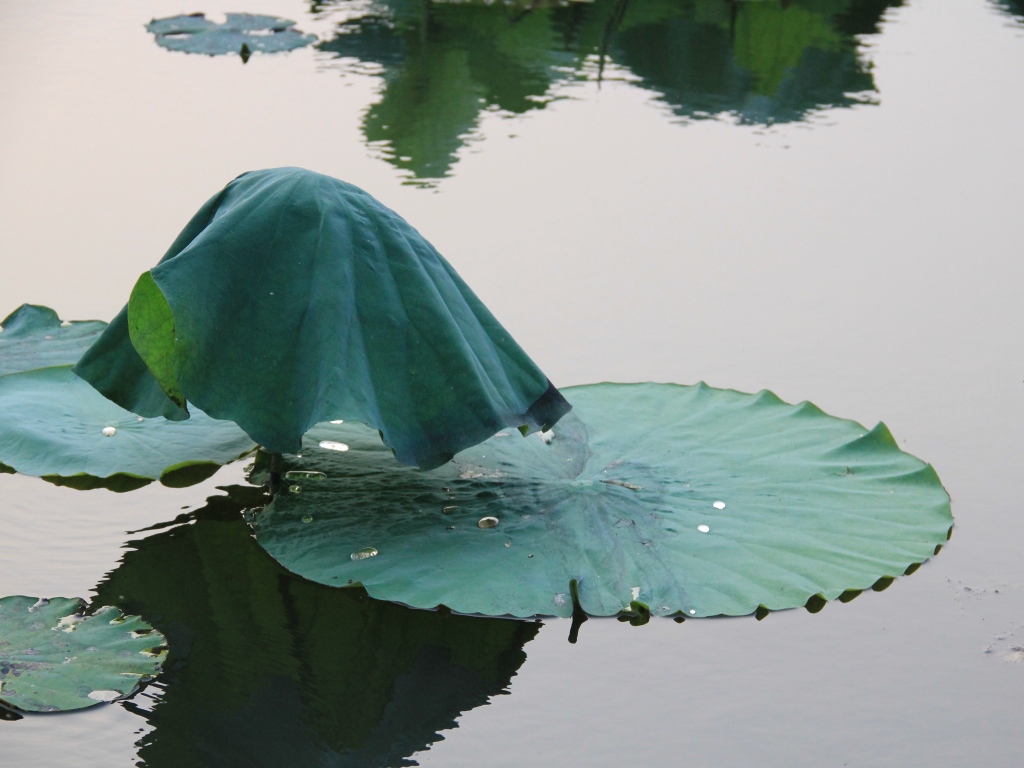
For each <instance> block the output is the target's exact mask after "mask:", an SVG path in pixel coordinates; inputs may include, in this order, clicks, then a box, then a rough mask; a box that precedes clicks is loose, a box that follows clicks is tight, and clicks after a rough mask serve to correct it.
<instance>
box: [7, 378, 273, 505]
mask: <svg viewBox="0 0 1024 768" xmlns="http://www.w3.org/2000/svg"><path fill="white" fill-rule="evenodd" d="M255 447H256V446H255V444H254V443H253V441H252V440H251V439H250V438H249V437H248V435H246V434H245V433H244V432H242V430H240V429H239V428H238V427H237V426H236V425H235V424H232V423H231V422H230V421H218V420H216V419H211V418H210V417H209V416H207V415H205V414H203V413H201V412H199V411H194V412H193V415H192V418H191V419H190V420H188V421H181V422H174V421H167V420H166V419H163V418H159V417H157V418H153V419H142V418H140V417H138V416H136V415H135V414H134V413H129V412H128V411H126V410H124V409H123V408H121V407H119V406H118V405H116V404H114V403H112V402H111V401H110V400H108V399H106V398H105V397H103V395H101V394H100V393H98V392H97V391H96V390H95V389H93V388H92V387H90V386H89V385H88V384H87V383H85V382H84V381H82V380H81V379H80V378H78V377H77V376H75V375H74V374H73V373H72V372H71V368H70V366H62V367H55V368H42V369H38V370H33V371H25V372H23V373H14V374H9V375H7V376H0V465H7V466H9V467H11V468H13V469H14V470H16V471H17V472H21V473H23V474H26V475H35V476H43V477H45V478H46V479H49V480H51V481H54V482H56V483H57V484H58V485H70V486H72V487H78V488H82V489H87V488H92V487H106V488H110V489H111V490H118V491H123V490H131V489H132V488H137V487H139V486H140V485H145V484H146V483H147V482H149V481H151V480H154V479H157V478H159V479H161V480H162V481H163V482H165V484H167V485H172V486H175V487H177V486H181V485H186V484H190V482H198V481H199V480H202V479H205V478H206V477H209V475H210V474H212V472H213V471H215V470H216V469H217V467H219V466H221V465H222V464H226V463H228V462H230V461H234V460H235V459H237V458H239V457H240V456H242V455H244V454H246V453H248V452H249V451H251V450H253V449H254V448H255Z"/></svg>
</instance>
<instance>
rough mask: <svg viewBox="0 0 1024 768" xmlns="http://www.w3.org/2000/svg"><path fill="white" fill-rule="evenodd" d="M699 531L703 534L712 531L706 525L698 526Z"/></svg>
mask: <svg viewBox="0 0 1024 768" xmlns="http://www.w3.org/2000/svg"><path fill="white" fill-rule="evenodd" d="M697 530H698V531H700V532H701V533H707V532H708V531H710V530H711V529H710V528H708V527H707V526H706V525H698V526H697Z"/></svg>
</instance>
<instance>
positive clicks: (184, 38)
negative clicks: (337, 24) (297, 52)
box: [146, 13, 316, 56]
mask: <svg viewBox="0 0 1024 768" xmlns="http://www.w3.org/2000/svg"><path fill="white" fill-rule="evenodd" d="M226 16H227V18H226V20H225V21H224V22H223V23H220V24H218V23H216V22H213V21H210V20H209V19H207V18H206V17H204V16H203V15H202V14H201V13H199V14H190V15H184V16H170V17H168V18H165V19H153V20H152V21H151V22H149V24H147V25H146V30H147V31H149V32H152V33H153V35H154V36H155V37H156V42H157V44H158V45H160V46H162V47H164V48H167V49H169V50H172V51H183V52H185V53H204V54H206V55H208V56H217V55H221V54H228V53H239V52H241V50H242V46H243V45H245V46H246V47H247V49H248V51H249V52H255V51H260V52H261V53H277V52H280V51H291V50H294V49H296V48H303V47H305V46H307V45H309V44H310V43H312V42H315V41H316V35H305V34H303V33H302V32H300V31H298V30H297V29H294V26H295V22H294V21H290V20H288V19H282V18H279V17H277V16H263V15H260V14H255V13H228V14H226Z"/></svg>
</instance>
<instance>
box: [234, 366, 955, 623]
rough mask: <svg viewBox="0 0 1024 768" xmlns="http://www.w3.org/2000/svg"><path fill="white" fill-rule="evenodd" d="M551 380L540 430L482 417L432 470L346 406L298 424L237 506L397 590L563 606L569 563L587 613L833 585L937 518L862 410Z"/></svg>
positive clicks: (868, 570) (896, 561)
mask: <svg viewBox="0 0 1024 768" xmlns="http://www.w3.org/2000/svg"><path fill="white" fill-rule="evenodd" d="M565 395H566V397H568V398H569V400H570V402H572V403H573V406H574V409H575V410H574V412H573V414H570V415H569V416H566V417H565V418H564V419H562V421H561V422H560V423H559V424H558V425H557V426H556V427H555V428H554V430H553V432H552V433H548V434H545V435H542V437H543V438H544V439H538V438H537V437H529V438H523V437H521V436H520V435H519V433H518V432H515V431H514V430H510V431H507V432H503V433H499V434H498V435H496V436H495V437H493V438H491V439H490V440H488V441H486V442H484V443H482V444H480V445H478V446H476V447H474V448H472V449H470V450H467V451H464V452H462V453H460V454H459V455H458V456H457V457H456V458H455V460H454V461H453V462H451V463H450V464H447V465H445V466H444V467H441V468H440V469H438V470H436V471H433V472H421V471H416V470H413V469H408V468H403V467H400V466H397V465H395V464H394V463H389V462H388V460H387V459H388V456H387V451H386V449H384V448H383V446H381V445H380V441H379V440H377V439H375V436H374V434H373V433H372V432H371V431H370V430H367V429H365V428H362V427H360V426H359V425H353V424H348V423H345V424H341V425H321V426H318V427H317V428H316V429H314V430H311V431H310V433H309V434H308V435H307V436H306V443H305V445H304V448H303V453H302V458H301V459H297V458H293V459H290V474H288V475H286V476H285V485H284V487H283V488H282V491H281V492H280V493H279V494H278V495H277V496H276V497H275V499H274V500H273V502H272V503H271V504H270V505H269V506H267V507H266V508H264V509H262V510H257V511H254V512H253V513H251V514H250V518H251V524H252V527H253V530H254V532H255V534H256V537H257V540H258V541H259V543H260V544H261V545H262V546H263V547H264V548H266V549H267V551H268V552H270V554H271V555H272V556H273V557H274V558H276V559H277V560H278V561H279V562H280V563H281V564H282V565H283V566H284V567H286V568H288V569H289V570H290V571H293V572H295V573H297V574H299V575H301V576H304V577H306V578H308V579H311V580H313V581H317V582H320V583H323V584H331V585H336V586H348V585H356V584H362V585H363V586H365V588H366V590H367V591H368V592H369V594H370V595H372V596H374V597H377V598H381V599H386V600H394V601H397V602H401V603H405V604H407V605H411V606H414V607H432V606H436V605H438V604H444V605H446V606H448V607H449V608H451V609H453V610H456V611H459V612H464V613H475V614H485V615H502V614H510V615H513V616H531V615H552V614H553V615H558V616H568V615H570V614H571V613H572V611H573V599H572V594H571V591H570V581H571V580H575V581H576V583H577V585H578V597H579V602H580V604H581V606H582V609H583V610H585V611H586V612H587V613H589V614H592V615H602V616H603V615H613V614H616V613H619V612H621V611H625V610H631V611H632V612H634V613H636V612H640V613H643V612H644V611H646V610H648V609H649V611H650V613H651V614H654V615H681V616H685V617H690V616H713V615H720V614H725V615H744V614H750V613H753V612H755V611H758V612H759V615H763V612H764V611H766V610H776V609H783V608H793V607H798V606H804V605H810V606H811V607H813V608H816V609H817V608H820V606H821V605H823V604H824V601H825V600H832V599H834V598H837V597H840V596H843V599H844V600H845V599H849V598H850V597H852V596H854V595H855V594H856V593H857V591H858V590H864V589H868V588H871V587H872V586H874V585H876V584H879V585H883V586H887V585H888V583H889V581H890V580H891V577H895V576H899V575H902V574H903V573H904V572H906V571H907V570H908V568H910V567H912V566H913V565H914V564H917V563H921V562H923V561H924V560H926V559H927V558H928V557H930V556H931V555H932V554H934V553H936V552H937V551H938V547H939V546H940V545H941V544H942V543H944V542H945V541H946V539H947V536H948V534H949V531H950V529H951V525H952V515H951V512H950V505H949V497H948V496H947V494H946V492H945V490H944V489H943V487H942V485H941V483H940V482H939V479H938V477H937V476H936V474H935V472H934V470H933V469H932V468H931V466H929V465H927V464H925V463H924V462H922V461H920V460H918V459H916V458H914V457H913V456H910V455H908V454H906V453H904V452H902V451H901V450H899V448H898V447H897V445H896V443H895V441H894V440H893V438H892V436H891V435H890V434H889V431H888V430H887V429H886V427H885V426H884V425H882V424H879V425H878V426H877V427H875V428H874V429H872V430H868V429H865V428H864V427H862V426H861V425H859V424H857V423H856V422H853V421H847V420H843V419H838V418H834V417H831V416H828V415H826V414H825V413H823V412H822V411H820V410H819V409H818V408H816V407H815V406H813V405H811V404H810V403H802V404H800V405H789V404H786V403H784V402H782V401H781V400H780V399H779V398H778V397H776V396H775V395H774V394H772V393H771V392H767V391H764V392H760V393H758V394H743V393H740V392H735V391H732V390H722V389H713V388H711V387H708V386H706V385H704V384H698V385H695V386H677V385H669V384H597V385H592V386H583V387H571V388H568V389H566V390H565ZM322 446H323V447H322ZM339 447H341V448H344V450H341V449H339ZM318 473H319V474H318ZM887 578H888V580H886V579H887Z"/></svg>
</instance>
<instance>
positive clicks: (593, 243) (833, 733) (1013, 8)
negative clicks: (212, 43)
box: [0, 0, 1024, 768]
mask: <svg viewBox="0 0 1024 768" xmlns="http://www.w3.org/2000/svg"><path fill="white" fill-rule="evenodd" d="M239 10H244V11H246V12H252V13H267V14H274V15H278V16H283V17H286V18H289V19H293V20H295V21H296V22H297V27H298V28H299V29H300V30H302V31H303V32H305V33H310V34H315V35H316V36H317V42H316V43H315V44H313V45H311V46H309V47H305V48H301V49H298V50H295V51H292V52H289V53H281V54H273V55H271V54H261V53H258V52H257V53H254V54H253V55H252V56H251V57H250V58H249V59H248V61H246V62H243V60H242V58H241V57H240V56H235V55H225V56H216V57H209V56H200V55H192V54H187V53H181V52H175V51H171V50H167V49H166V48H164V47H161V46H159V45H157V43H156V42H155V40H154V37H153V35H151V34H149V33H148V32H147V31H146V29H145V24H146V23H147V22H148V21H149V20H150V19H151V18H154V17H164V16H172V15H175V14H178V13H181V12H183V11H184V12H192V11H205V12H206V13H207V15H208V17H209V18H211V19H214V20H219V19H220V17H221V15H222V14H223V13H224V12H225V11H239ZM0 100H2V103H3V109H2V110H0V137H2V142H0V179H2V182H0V268H2V275H3V276H2V278H0V315H3V314H6V313H7V312H9V311H11V310H13V309H14V308H15V307H17V306H18V305H19V304H21V303H23V302H32V303H37V304H45V305H48V306H52V307H54V308H56V309H57V310H58V312H60V314H61V316H62V317H64V318H71V319H86V318H101V319H109V318H110V317H112V316H113V315H114V314H115V313H116V312H117V311H118V310H119V309H120V307H121V306H122V305H123V303H124V301H125V299H126V297H127V295H128V293H129V291H130V289H131V287H132V285H133V284H134V281H135V279H136V278H137V276H138V275H139V274H140V273H141V272H143V271H145V270H146V269H148V268H149V267H150V266H151V265H152V264H153V263H155V262H156V261H157V259H158V258H159V257H160V255H162V253H163V252H164V250H165V249H166V247H167V246H168V245H169V244H170V242H171V241H172V240H173V239H174V237H175V235H176V234H177V232H178V231H179V230H180V228H181V227H182V226H183V224H184V223H185V222H186V221H187V220H188V218H189V217H190V216H191V214H192V213H193V212H194V211H195V210H196V209H197V208H198V207H199V205H200V204H201V203H202V202H203V201H205V200H206V199H207V198H208V197H209V196H210V195H211V194H212V193H213V192H215V191H216V190H218V189H220V188H221V187H222V186H223V185H224V184H225V183H226V182H227V181H228V180H230V179H231V178H233V177H234V176H236V175H238V174H239V173H241V172H243V171H246V170H251V169H256V168H266V167H273V166H280V165H297V166H303V167H307V168H311V169H314V170H316V171H320V172H322V173H326V174H329V175H332V176H336V177H339V178H343V179H345V180H347V181H350V182H352V183H354V184H357V185H359V186H361V187H363V188H364V189H366V190H368V191H370V192H371V193H372V194H374V195H375V196H376V197H377V198H379V199H380V200H382V201H383V202H384V203H385V204H386V205H388V206H390V207H391V208H393V209H395V210H397V211H399V212H400V213H401V214H402V215H403V216H404V217H405V218H406V219H407V220H408V221H410V222H411V223H412V224H413V225H414V226H416V227H417V228H418V229H419V230H420V231H421V232H422V233H423V234H424V235H425V236H426V237H427V238H428V239H430V240H431V241H432V242H433V243H434V244H435V245H436V246H437V248H438V249H439V250H440V252H441V253H443V254H444V255H445V256H446V258H447V259H448V260H449V261H450V262H451V263H452V264H453V265H454V266H455V268H456V269H457V270H458V271H459V272H460V274H461V275H462V276H463V277H464V278H465V279H466V281H467V282H468V283H469V284H470V285H471V286H472V287H473V289H474V290H475V291H476V292H477V294H478V295H479V296H480V297H481V298H482V299H483V301H484V302H485V303H486V304H487V305H488V307H490V308H491V310H492V311H493V312H494V314H495V315H496V316H497V317H498V318H499V319H500V320H501V321H502V322H503V323H504V325H505V326H506V327H507V328H508V329H509V330H510V331H511V333H512V334H513V335H514V336H515V338H516V339H517V340H518V341H519V342H520V344H521V345H522V346H523V347H524V348H525V349H526V350H527V351H528V352H529V353H530V355H531V356H532V357H533V358H534V360H536V361H537V362H538V364H539V365H540V366H541V368H542V369H543V370H544V371H545V372H546V373H547V374H548V375H549V376H550V377H551V378H552V380H553V381H554V382H555V383H556V384H557V385H559V386H561V385H569V384H578V383H587V382H595V381H647V380H653V381H674V382H682V383H693V382H696V381H699V380H704V381H707V382H708V383H710V384H712V385H715V386H721V387H730V388H735V389H739V390H743V391H757V390H760V389H762V388H769V389H771V390H773V391H774V392H776V393H777V394H778V395H779V396H780V397H782V398H783V399H785V400H787V401H789V402H799V401H802V400H811V401H813V402H814V403H816V404H817V405H818V406H820V407H821V408H823V409H824V410H826V411H827V412H829V413H833V414H836V415H839V416H843V417H847V418H853V419H856V420H858V421H860V422H861V423H863V424H866V425H868V426H872V425H874V424H875V423H877V422H878V421H881V420H884V421H885V423H886V424H887V425H888V426H889V427H890V429H891V430H892V432H893V434H894V435H895V436H896V438H897V440H898V441H899V444H900V446H901V447H903V448H904V449H905V450H907V451H909V452H911V453H913V454H915V455H917V456H919V457H921V458H923V459H925V460H926V461H929V462H931V463H932V464H933V465H934V466H935V468H936V470H937V471H938V473H939V475H940V477H941V478H942V480H943V483H944V485H945V487H946V488H947V490H948V491H949V493H950V495H951V497H952V501H953V511H954V515H955V517H956V530H955V533H954V535H953V538H952V540H951V541H950V542H949V544H948V546H947V547H946V548H945V549H944V550H943V552H942V553H941V554H940V556H938V557H937V558H935V559H934V560H933V561H930V562H928V563H926V564H925V566H923V567H922V568H921V569H920V570H918V571H917V572H916V573H915V574H914V575H913V576H911V577H908V578H901V579H898V580H897V581H896V582H895V583H894V585H893V586H892V587H890V588H889V589H888V590H886V591H884V592H882V593H877V594H875V593H871V594H865V595H864V596H862V597H860V598H859V599H857V600H855V601H853V602H851V603H849V604H845V605H844V604H839V603H830V604H828V605H826V607H825V608H824V610H822V611H821V612H820V613H817V614H811V613H809V612H807V611H804V610H794V611H786V612H779V613H773V614H771V615H770V616H769V617H768V618H767V619H765V620H764V621H760V622H758V621H756V620H755V619H754V618H753V617H747V618H740V619H705V620H691V621H686V622H685V623H682V624H676V623H674V622H671V621H668V620H654V621H651V622H650V623H649V624H647V625H645V626H641V627H631V626H629V625H628V624H621V623H618V622H616V621H613V620H592V621H590V622H588V623H586V624H585V625H584V626H583V627H582V629H581V632H580V637H579V641H578V642H577V643H576V644H569V643H567V642H566V638H567V635H568V632H569V623H568V622H567V621H563V620H544V621H543V622H541V623H538V622H512V621H506V620H499V619H479V618H467V617H458V616H443V615H439V614H437V613H432V612H417V611H411V610H409V609H406V608H403V607H399V606H394V605H389V604H386V603H380V602H378V601H374V600H370V599H369V598H366V597H365V596H361V595H360V594H357V593H354V592H346V591H334V590H330V589H327V588H322V587H317V586H314V585H312V584H310V583H308V582H305V581H302V580H300V579H298V578H296V577H293V576H291V575H289V574H287V573H286V572H285V571H283V570H282V569H280V568H279V567H278V566H276V565H275V564H274V563H273V562H272V561H270V560H269V558H268V557H267V556H266V555H265V554H264V553H263V552H262V550H260V549H259V547H258V546H257V545H256V544H255V542H254V541H253V540H252V538H251V537H249V536H248V534H247V529H246V528H245V527H244V525H243V524H242V523H241V522H240V518H239V515H238V512H239V509H240V506H239V502H238V501H237V500H236V499H233V498H229V497H228V496H227V495H225V493H224V492H223V491H219V490H217V487H218V486H230V485H238V484H240V483H242V473H241V470H240V469H239V468H238V467H237V466H229V467H226V468H224V469H223V470H221V471H220V472H219V473H218V474H217V475H215V476H214V477H213V478H212V479H210V480H208V481H206V482H205V483H203V484H201V485H198V486H194V487H192V488H188V489H181V490H170V489H166V488H162V487H153V486H150V487H147V488H144V489H142V490H140V491H136V492H133V493H126V494H122V495H118V494H113V493H110V492H108V491H105V490H95V491H88V492H79V491H75V490H71V489H67V488H57V487H53V486H50V485H47V484H45V483H43V482H41V481H38V480H35V479H32V478H26V477H21V476H15V475H6V474H5V475H0V595H11V594H26V595H46V596H56V595H69V596H72V595H78V596H82V597H84V598H86V599H88V600H95V601H96V602H97V604H110V603H113V604H117V605H119V606H122V607H123V608H125V609H126V610H129V611H134V612H141V613H142V614H143V615H146V616H150V617H153V621H154V622H155V623H157V624H159V625H160V626H162V627H163V628H165V630H166V632H167V634H168V636H169V637H170V639H171V642H172V647H174V649H175V661H174V662H173V663H172V664H170V665H169V668H168V670H167V671H166V673H165V674H164V675H163V676H162V677H161V678H160V680H159V681H158V682H157V683H156V684H154V685H151V686H150V687H148V688H147V689H145V691H144V692H143V693H142V694H141V695H139V696H137V697H135V698H134V699H133V700H131V701H128V702H125V703H121V704H114V705H109V706H107V705H105V706H100V707H96V708H94V709H92V710H89V711H86V712H83V713H78V714H71V715H58V716H29V717H25V718H23V719H20V720H16V721H11V722H0V763H3V764H4V765H11V766H22V765H24V766H29V765H31V766H72V765H73V766H120V765H125V766H127V765H136V764H137V765H147V766H174V767H175V768H177V767H178V766H235V765H237V766H307V765H308V766H313V765H317V766H342V765H344V766H378V765H380V766H383V765H388V766H391V765H408V764H415V763H419V764H422V765H437V766H476V765H481V764H488V765H499V766H504V765H508V766H519V765H525V764H531V765H544V766H562V765H569V764H579V765H592V766H619V765H624V764H627V763H630V764H632V763H635V764H640V765H647V766H670V765H673V766H674V765H678V764H681V763H683V762H685V763H687V764H691V765H707V766H723V765H770V766H793V765H809V766H844V765H848V766H908V765H909V766H916V765H922V766H923V765H969V764H970V765H975V764H980V765H986V766H1017V765H1020V764H1021V763H1022V762H1024V741H1022V740H1021V739H1020V737H1019V718H1020V712H1019V699H1020V691H1021V690H1022V686H1024V663H1022V661H1024V652H1021V651H1019V650H1015V649H1018V648H1020V647H1021V646H1024V574H1022V569H1021V565H1020V550H1021V542H1022V541H1024V517H1022V514H1021V509H1020V505H1021V501H1020V500H1021V498H1024V494H1022V491H1024V481H1022V475H1021V473H1020V471H1019V467H1020V466H1021V465H1022V463H1024V440H1022V439H1021V435H1022V434H1024V431H1022V430H1024V407H1022V403H1024V398H1022V396H1024V332H1022V331H1024V311H1022V310H1021V305H1020V302H1019V297H1018V295H1019V292H1020V286H1021V285H1022V284H1024V261H1022V260H1021V259H1020V256H1019V247H1020V231H1021V229H1020V225H1019V219H1018V218H1017V216H1018V215H1019V210H1018V209H1019V201H1020V199H1021V194H1022V193H1024V174H1022V171H1024V146H1022V144H1021V142H1020V140H1019V134H1020V131H1019V126H1020V125H1022V124H1024V6H1022V5H1021V4H1020V3H1017V2H1014V1H1013V0H1004V1H1003V2H990V1H989V0H930V2H925V1H924V0H910V2H905V3H900V2H887V1H886V0H791V2H781V3H778V2H771V1H770V0H764V1H763V2H729V0H646V1H645V2H641V1H640V0H632V1H631V2H626V0H620V1H618V2H616V1H615V0H596V2H593V3H571V4H566V5H555V4H551V5H548V4H545V3H533V4H526V3H523V4H517V5H503V4H501V3H493V4H487V5H485V4H477V3H450V4H439V3H438V4H430V3H427V2H421V1H420V0H416V1H415V2H414V1H413V0H380V2H378V3H370V2H364V1H363V0H336V1H334V2H315V1H314V2H309V3H303V2H298V0H252V2H250V3H249V4H248V5H247V6H245V7H244V8H239V7H237V3H235V2H234V1H233V0H232V2H231V3H226V2H221V0H209V1H208V2H205V3H204V4H202V5H197V6H196V7H191V6H190V7H182V6H181V4H180V2H179V1H178V0H149V1H148V2H146V3H144V4H140V3H138V2H135V1H134V0H96V2H92V3H89V4H87V5H83V4H80V3H72V2H66V1H58V0H46V2H38V0H35V1H34V0H5V2H4V3H3V4H2V6H0ZM179 515H184V517H181V518H179V517H178V516H179ZM485 705H486V706H485Z"/></svg>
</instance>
